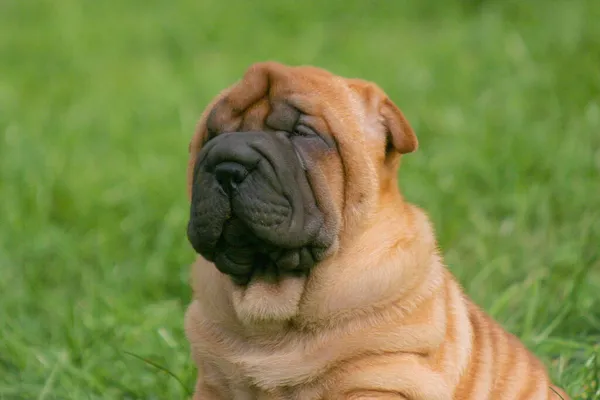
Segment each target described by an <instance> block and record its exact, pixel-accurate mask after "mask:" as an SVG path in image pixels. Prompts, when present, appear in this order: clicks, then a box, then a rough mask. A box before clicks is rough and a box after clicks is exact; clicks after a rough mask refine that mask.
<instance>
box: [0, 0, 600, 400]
mask: <svg viewBox="0 0 600 400" xmlns="http://www.w3.org/2000/svg"><path fill="white" fill-rule="evenodd" d="M293 5H295V6H293ZM599 20H600V2H598V1H593V0H589V1H585V0H552V1H535V0H532V1H528V2H524V1H516V0H514V1H512V0H507V1H494V0H488V1H473V0H471V1H468V0H462V1H459V0H448V1H445V2H441V1H435V0H426V1H421V2H416V1H414V2H402V1H396V2H383V1H358V0H357V1H348V2H346V1H340V0H335V1H329V2H327V1H312V0H311V1H307V2H304V3H302V2H293V3H292V2H285V1H277V0H266V1H262V2H250V1H248V2H245V1H241V0H238V1H229V2H226V1H219V2H216V1H211V2H207V1H196V0H183V1H179V2H167V1H157V0H146V1H141V0H120V1H117V0H113V1H76V0H37V1H25V0H3V1H1V2H0V399H46V400H49V399H77V400H80V399H166V398H173V399H177V398H184V397H185V396H186V394H187V392H188V391H190V390H191V389H192V386H193V380H194V368H193V366H192V363H191V361H190V359H189V355H188V345H187V343H186V341H185V340H184V334H183V328H182V325H183V312H184V310H185V307H186V304H187V303H188V301H189V298H190V290H189V288H188V286H187V277H188V264H189V263H190V262H191V261H192V260H193V257H194V255H193V253H192V250H191V248H190V246H189V245H188V243H187V241H186V238H185V224H186V217H187V213H188V209H187V201H186V195H185V168H186V161H187V144H188V141H189V139H190V137H191V133H192V131H193V127H194V123H195V122H196V119H197V117H198V116H199V114H200V112H201V111H202V109H203V107H204V106H205V105H206V103H207V101H208V100H209V99H210V98H212V97H213V96H214V95H216V93H217V92H218V91H219V90H221V89H222V88H224V87H225V86H227V85H229V84H231V83H232V82H233V81H235V80H237V79H238V78H239V77H240V76H241V74H242V73H243V71H244V70H245V68H246V67H247V66H248V65H249V64H250V63H252V62H255V61H262V60H266V59H275V60H279V61H283V62H288V63H294V64H315V65H319V66H322V67H325V68H328V69H331V70H332V71H334V72H336V73H339V74H342V75H347V76H355V77H362V78H366V79H370V80H374V81H376V82H377V83H379V84H380V85H381V86H382V87H383V88H385V90H386V91H387V92H388V93H389V94H390V95H391V96H392V98H393V99H394V100H395V101H396V103H397V104H398V105H400V107H401V108H402V109H403V110H404V111H405V113H406V115H407V116H408V117H409V119H410V121H411V122H412V124H413V126H414V128H415V130H416V132H417V134H418V136H419V139H420V145H421V146H420V149H419V151H418V152H417V153H415V154H413V155H410V156H407V157H406V158H405V159H404V163H403V169H402V171H401V174H400V175H401V176H400V182H401V184H402V188H403V191H404V192H405V194H406V196H407V197H408V198H409V199H410V200H411V201H413V202H415V203H417V204H419V205H420V206H422V207H423V208H425V209H426V210H427V211H428V212H429V213H430V215H431V217H432V219H433V221H434V223H435V225H436V229H437V232H438V236H439V240H440V244H441V246H442V249H443V251H444V254H445V256H446V260H447V262H448V264H449V266H450V268H451V269H452V270H453V272H454V273H455V274H456V275H457V276H458V278H459V279H460V281H461V282H462V283H463V284H464V286H465V288H466V290H467V292H468V293H469V294H470V295H471V296H472V298H473V299H474V300H475V301H477V302H478V303H480V304H481V305H482V306H483V307H484V308H485V309H486V310H488V311H489V312H490V313H491V315H492V316H493V317H495V318H496V319H498V320H499V321H500V322H501V323H502V324H503V325H504V326H505V327H507V329H509V330H510V331H512V332H515V333H516V334H517V335H519V336H520V337H521V338H522V339H523V340H524V342H525V343H526V344H527V345H528V346H530V348H531V349H532V350H534V351H535V352H536V353H537V354H538V355H539V356H540V357H541V358H542V359H543V360H544V361H545V362H547V364H548V365H549V368H550V371H551V373H552V376H553V377H554V379H555V380H556V381H557V382H559V383H560V384H561V385H563V386H564V387H566V388H567V390H568V391H569V392H570V393H571V394H572V395H573V396H575V397H576V398H579V399H600V376H599V374H600V346H599V344H600V261H599V255H600V74H599V71H600V69H599V68H600V24H598V21H599ZM143 359H145V360H147V361H144V360H143ZM152 364H154V365H158V366H160V368H162V370H161V369H157V368H155V367H154V366H153V365H152ZM165 370H167V371H169V373H171V374H172V375H174V376H176V377H177V378H178V379H175V378H174V377H173V376H172V375H171V374H169V373H167V372H165ZM178 380H180V381H181V383H180V382H179V381H178Z"/></svg>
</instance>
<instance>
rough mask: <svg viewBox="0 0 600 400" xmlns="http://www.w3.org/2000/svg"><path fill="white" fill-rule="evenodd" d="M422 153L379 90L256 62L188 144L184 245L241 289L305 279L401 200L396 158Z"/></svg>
mask: <svg viewBox="0 0 600 400" xmlns="http://www.w3.org/2000/svg"><path fill="white" fill-rule="evenodd" d="M416 147H417V139H416V137H415V135H414V133H413V131H412V129H411V127H410V126H409V124H408V122H407V121H406V119H405V118H404V116H403V115H402V113H401V112H400V110H399V109H398V108H397V107H396V106H395V105H394V103H393V102H392V101H391V100H390V99H389V98H388V97H387V96H386V95H385V93H384V92H383V91H382V90H381V89H380V88H378V87H377V86H376V85H375V84H373V83H370V82H365V81H361V80H357V79H346V78H342V77H339V76H336V75H333V74H331V73H329V72H327V71H324V70H322V69H318V68H314V67H288V66H284V65H282V64H278V63H274V62H267V63H259V64H255V65H252V66H251V67H250V68H249V69H248V70H247V72H246V73H245V75H244V77H243V78H242V79H241V80H240V81H239V82H237V83H236V84H234V85H233V86H232V87H230V88H228V89H226V90H225V91H224V92H223V93H221V94H220V95H219V96H217V98H216V99H215V100H214V101H213V102H212V103H211V104H210V105H209V106H208V108H207V109H206V110H205V112H204V114H203V115H202V117H201V119H200V122H199V124H198V126H197V129H196V133H195V135H194V138H193V140H192V142H191V145H190V161H189V166H188V190H189V195H190V198H191V213H190V219H189V224H188V238H189V241H190V243H191V244H192V246H193V247H194V249H195V250H196V251H197V252H198V253H199V254H200V255H201V256H202V257H204V258H205V259H207V260H209V261H211V262H213V263H214V264H215V265H216V267H217V268H218V269H219V271H221V272H222V273H224V274H227V275H229V276H230V277H231V279H232V280H233V282H234V283H235V284H236V285H240V286H244V285H247V284H248V283H249V282H250V281H251V280H252V279H256V278H257V277H261V279H263V278H264V279H277V278H278V277H281V276H305V275H307V274H308V273H309V272H310V270H311V269H312V268H313V267H314V266H315V265H317V264H318V263H319V262H321V261H323V260H324V259H326V258H327V257H329V256H331V255H332V254H334V253H335V252H336V251H337V249H338V247H339V245H340V244H341V243H343V242H344V241H346V240H348V239H349V238H351V237H354V236H356V235H357V234H359V233H360V231H361V228H364V226H365V224H369V218H370V217H372V216H373V215H374V213H376V212H377V210H378V209H379V207H380V206H381V203H382V202H383V201H385V198H386V197H389V196H394V195H396V194H397V187H396V169H397V167H398V164H399V156H400V155H401V154H403V153H409V152H412V151H414V150H415V149H416Z"/></svg>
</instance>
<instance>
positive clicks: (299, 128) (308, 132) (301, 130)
mask: <svg viewBox="0 0 600 400" xmlns="http://www.w3.org/2000/svg"><path fill="white" fill-rule="evenodd" d="M292 134H294V135H295V136H318V135H319V134H318V133H317V132H315V130H314V129H312V128H311V127H310V126H306V125H301V124H298V125H296V126H295V127H294V130H293V132H292Z"/></svg>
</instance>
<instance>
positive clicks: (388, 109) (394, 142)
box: [379, 97, 419, 154]
mask: <svg viewBox="0 0 600 400" xmlns="http://www.w3.org/2000/svg"><path fill="white" fill-rule="evenodd" d="M379 113H380V114H381V117H382V118H383V125H384V126H385V128H386V130H387V135H388V136H387V143H388V145H387V148H386V151H390V150H392V149H395V150H396V151H398V152H399V153H400V154H406V153H412V152H413V151H415V150H417V147H418V146H419V142H418V140H417V136H416V135H415V132H414V131H413V129H412V127H411V126H410V124H409V123H408V120H407V119H406V117H405V116H404V114H402V111H400V109H399V108H398V106H396V105H395V104H394V103H393V102H392V101H391V100H390V99H389V98H388V97H385V98H384V99H383V101H382V102H381V107H380V109H379Z"/></svg>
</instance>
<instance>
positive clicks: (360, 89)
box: [346, 78, 418, 154]
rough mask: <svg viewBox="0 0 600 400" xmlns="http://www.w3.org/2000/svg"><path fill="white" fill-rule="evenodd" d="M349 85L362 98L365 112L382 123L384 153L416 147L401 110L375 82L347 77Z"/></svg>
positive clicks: (414, 138)
mask: <svg viewBox="0 0 600 400" xmlns="http://www.w3.org/2000/svg"><path fill="white" fill-rule="evenodd" d="M346 81H347V82H348V84H349V86H350V88H352V89H353V90H354V91H355V92H356V93H357V94H358V95H359V97H360V98H361V99H362V101H363V103H364V105H365V107H366V109H367V113H368V114H369V115H371V116H372V117H373V118H374V119H376V121H377V124H378V125H383V127H384V129H385V133H386V154H388V153H390V152H392V151H396V152H398V153H400V154H406V153H411V152H413V151H415V150H416V149H417V147H418V140H417V136H416V135H415V132H414V131H413V129H412V127H411V126H410V124H409V123H408V120H407V119H406V117H405V116H404V114H402V111H400V109H399V108H398V106H397V105H396V104H394V102H393V101H392V100H391V99H390V98H389V96H388V95H387V94H386V93H385V92H384V91H383V90H382V89H381V88H380V87H379V86H377V85H376V84H375V83H373V82H369V81H365V80H362V79H355V78H352V79H347V80H346Z"/></svg>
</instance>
